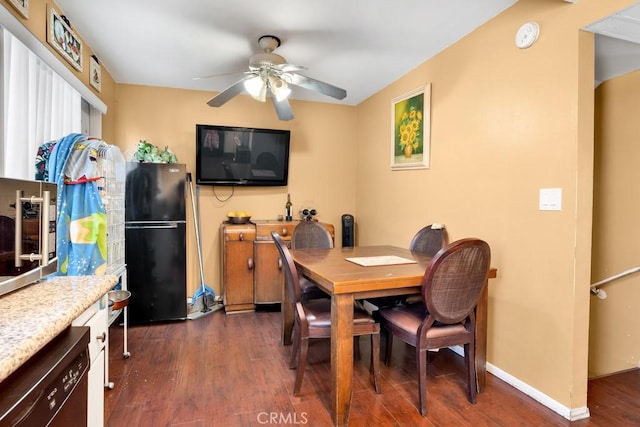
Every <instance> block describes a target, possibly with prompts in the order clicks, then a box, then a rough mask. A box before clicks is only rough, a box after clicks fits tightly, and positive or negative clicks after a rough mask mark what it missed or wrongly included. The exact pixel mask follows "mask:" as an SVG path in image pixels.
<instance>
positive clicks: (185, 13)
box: [56, 0, 516, 105]
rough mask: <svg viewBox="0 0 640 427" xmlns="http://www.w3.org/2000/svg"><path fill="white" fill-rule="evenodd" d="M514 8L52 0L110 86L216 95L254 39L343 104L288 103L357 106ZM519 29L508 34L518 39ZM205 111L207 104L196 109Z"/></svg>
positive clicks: (435, 2) (374, 1)
mask: <svg viewBox="0 0 640 427" xmlns="http://www.w3.org/2000/svg"><path fill="white" fill-rule="evenodd" d="M515 2H516V0H482V1H478V0H455V1H451V0H449V1H443V0H418V1H415V0H411V1H409V0H395V1H389V0H348V1H345V0H315V1H300V0H279V1H270V2H269V1H262V0H235V1H233V2H230V1H229V2H227V1H222V0H217V1H216V0H189V1H187V0H183V1H178V0H135V1H131V0H103V1H96V0H94V1H87V0H57V1H56V3H57V4H58V5H59V7H60V9H61V10H62V12H63V13H64V15H66V16H67V18H68V19H69V20H70V21H71V26H72V28H74V29H75V30H76V31H77V32H78V33H79V34H80V35H81V36H82V37H83V38H84V40H85V41H86V43H88V44H89V46H91V48H92V50H93V51H95V53H96V56H97V57H98V58H99V60H100V62H101V64H102V66H103V67H104V68H106V69H107V70H108V71H109V73H110V74H111V75H112V76H113V78H114V80H115V81H116V82H117V83H131V84H142V85H150V86H162V87H173V88H189V89H199V90H206V91H211V92H212V95H213V92H214V91H215V92H218V91H221V90H224V89H225V88H226V87H228V86H230V85H231V84H233V83H234V82H236V81H237V80H239V78H240V77H242V75H241V74H240V73H238V74H235V75H230V76H224V77H217V78H212V79H206V80H199V81H194V80H193V79H192V78H193V77H198V76H207V75H211V74H218V73H230V72H242V71H246V70H247V69H248V60H249V57H250V56H251V55H252V54H254V53H257V52H259V46H258V43H257V40H258V37H259V36H261V35H265V34H272V35H275V36H277V37H279V38H280V39H281V40H282V45H281V46H280V47H279V48H278V49H276V51H275V52H276V53H278V54H280V55H282V56H284V57H285V58H286V59H287V62H289V63H293V64H296V65H303V66H306V67H308V70H306V71H305V72H304V73H302V74H305V75H307V76H308V77H312V78H314V79H317V80H321V81H324V82H327V83H330V84H332V85H335V86H338V87H341V88H344V89H346V90H347V97H346V98H345V99H344V100H343V101H337V100H335V99H333V98H330V97H327V96H324V95H319V94H315V93H313V92H310V91H308V90H305V89H294V92H293V93H292V96H291V97H292V98H293V99H306V100H313V101H321V102H336V103H342V104H348V105H357V104H359V103H360V102H362V101H363V100H365V99H366V98H368V97H369V96H370V95H372V94H374V93H376V92H378V91H379V90H381V89H382V88H384V87H385V86H387V85H389V84H390V83H392V82H393V81H395V80H397V79H398V78H399V77H400V76H402V75H404V74H406V73H407V72H408V71H410V70H411V69H413V68H415V67H416V66H418V65H419V64H421V63H422V62H424V61H425V60H427V59H428V58H430V57H432V56H433V55H435V54H437V53H438V52H440V51H442V50H444V49H445V48H447V47H448V46H450V45H452V44H453V43H455V42H456V41H457V40H459V39H461V38H462V37H464V36H465V35H466V34H468V33H470V32H472V31H473V30H474V29H476V28H477V27H478V26H480V25H482V24H483V23H485V22H487V21H488V20H490V19H491V18H492V17H494V16H496V15H497V14H499V13H500V12H501V11H503V10H504V9H506V8H508V7H509V6H511V5H512V4H514V3H515ZM515 31H516V28H514V34H515ZM203 102H206V100H203Z"/></svg>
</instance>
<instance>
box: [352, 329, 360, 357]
mask: <svg viewBox="0 0 640 427" xmlns="http://www.w3.org/2000/svg"><path fill="white" fill-rule="evenodd" d="M353 360H360V335H354V336H353Z"/></svg>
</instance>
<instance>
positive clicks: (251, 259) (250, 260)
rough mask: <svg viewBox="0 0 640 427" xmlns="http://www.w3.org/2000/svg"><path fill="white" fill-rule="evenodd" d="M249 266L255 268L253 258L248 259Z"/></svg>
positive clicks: (250, 268) (251, 268)
mask: <svg viewBox="0 0 640 427" xmlns="http://www.w3.org/2000/svg"><path fill="white" fill-rule="evenodd" d="M247 268H248V269H249V270H253V258H249V259H247Z"/></svg>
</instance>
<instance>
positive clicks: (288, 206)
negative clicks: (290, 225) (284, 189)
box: [284, 193, 293, 221]
mask: <svg viewBox="0 0 640 427" xmlns="http://www.w3.org/2000/svg"><path fill="white" fill-rule="evenodd" d="M291 206H293V205H292V204H291V195H290V194H288V193H287V204H286V205H284V212H285V216H284V219H285V221H291V220H293V216H292V215H291V212H292V210H291Z"/></svg>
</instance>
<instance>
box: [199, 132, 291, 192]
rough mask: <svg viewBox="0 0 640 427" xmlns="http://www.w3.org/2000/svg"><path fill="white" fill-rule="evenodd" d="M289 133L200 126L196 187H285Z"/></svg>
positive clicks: (287, 172) (287, 171)
mask: <svg viewBox="0 0 640 427" xmlns="http://www.w3.org/2000/svg"><path fill="white" fill-rule="evenodd" d="M290 136H291V132H290V131H288V130H277V129H259V128H246V127H230V126H216V125H200V124H199V125H196V183H197V184H205V185H207V184H208V185H244V186H285V185H287V179H288V176H289V143H290Z"/></svg>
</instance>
